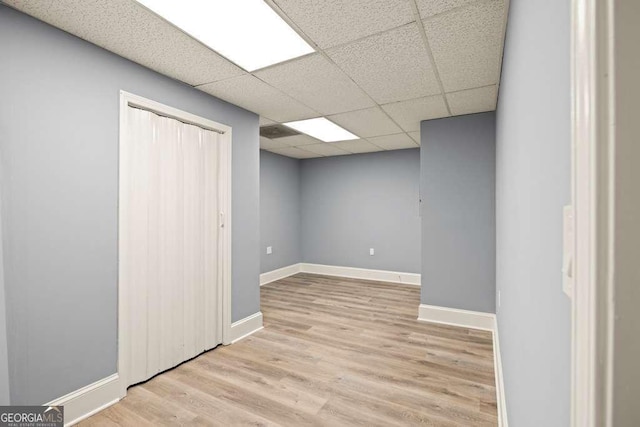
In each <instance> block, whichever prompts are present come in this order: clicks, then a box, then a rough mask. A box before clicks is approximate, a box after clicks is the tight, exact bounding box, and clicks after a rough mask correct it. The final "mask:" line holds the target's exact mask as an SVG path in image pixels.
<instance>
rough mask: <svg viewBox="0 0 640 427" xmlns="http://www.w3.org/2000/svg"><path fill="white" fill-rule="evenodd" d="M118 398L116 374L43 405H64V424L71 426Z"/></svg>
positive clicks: (118, 388)
mask: <svg viewBox="0 0 640 427" xmlns="http://www.w3.org/2000/svg"><path fill="white" fill-rule="evenodd" d="M119 400H120V387H119V377H118V374H113V375H110V376H108V377H106V378H103V379H101V380H99V381H96V382H94V383H92V384H89V385H87V386H85V387H82V388H80V389H78V390H76V391H72V392H71V393H69V394H66V395H64V396H62V397H60V398H58V399H55V400H52V401H51V402H49V403H45V404H44V406H60V405H61V406H64V418H65V420H64V425H65V426H72V425H74V424H77V423H79V422H80V421H82V420H84V419H86V418H89V417H90V416H91V415H93V414H95V413H97V412H99V411H102V410H103V409H106V408H108V407H109V406H111V405H113V404H114V403H117V402H118V401H119Z"/></svg>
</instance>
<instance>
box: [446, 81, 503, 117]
mask: <svg viewBox="0 0 640 427" xmlns="http://www.w3.org/2000/svg"><path fill="white" fill-rule="evenodd" d="M497 91H498V88H497V87H496V86H486V87H480V88H476V89H468V90H462V91H460V92H453V93H448V94H447V100H448V101H449V106H450V107H451V113H452V114H454V115H461V114H472V113H482V112H485V111H493V110H495V109H496V96H497Z"/></svg>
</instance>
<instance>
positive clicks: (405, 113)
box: [382, 95, 449, 132]
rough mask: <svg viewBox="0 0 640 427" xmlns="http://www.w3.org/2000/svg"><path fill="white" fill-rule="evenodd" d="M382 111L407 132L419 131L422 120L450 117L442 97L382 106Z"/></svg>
mask: <svg viewBox="0 0 640 427" xmlns="http://www.w3.org/2000/svg"><path fill="white" fill-rule="evenodd" d="M382 109H383V110H385V111H386V112H387V114H389V115H390V116H391V117H393V119H394V120H395V121H396V123H398V124H399V125H400V127H402V129H403V130H404V131H405V132H416V131H419V130H420V122H421V121H422V120H429V119H439V118H441V117H448V116H449V112H448V111H447V106H446V104H445V100H444V97H443V96H442V95H434V96H427V97H424V98H415V99H408V100H406V101H400V102H394V103H391V104H385V105H383V106H382Z"/></svg>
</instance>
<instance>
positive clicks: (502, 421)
mask: <svg viewBox="0 0 640 427" xmlns="http://www.w3.org/2000/svg"><path fill="white" fill-rule="evenodd" d="M501 354H502V353H501V352H500V338H499V334H498V321H497V319H496V322H495V324H494V330H493V365H494V370H495V372H496V394H497V396H496V398H497V401H498V421H499V425H500V427H508V425H509V422H508V420H507V399H506V397H505V390H504V376H503V373H502V356H501Z"/></svg>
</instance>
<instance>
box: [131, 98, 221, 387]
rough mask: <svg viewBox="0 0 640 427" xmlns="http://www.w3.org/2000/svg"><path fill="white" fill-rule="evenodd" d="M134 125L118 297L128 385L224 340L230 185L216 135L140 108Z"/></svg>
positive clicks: (133, 117)
mask: <svg viewBox="0 0 640 427" xmlns="http://www.w3.org/2000/svg"><path fill="white" fill-rule="evenodd" d="M127 128H128V133H127V137H126V139H125V143H124V144H123V146H122V147H121V148H120V150H121V153H122V154H121V165H120V167H121V180H123V182H122V183H121V191H122V193H123V194H121V203H123V204H124V205H123V206H122V207H121V218H120V227H121V239H124V242H121V248H122V249H121V252H123V253H121V254H120V262H121V263H122V265H121V271H122V272H123V274H122V278H121V280H123V281H124V283H122V284H121V287H120V289H121V292H123V293H124V294H123V297H124V298H121V299H120V301H121V303H122V304H124V306H123V312H124V315H125V317H126V319H127V325H128V330H127V334H126V340H127V343H126V344H127V345H126V348H127V349H128V354H126V355H125V357H126V358H127V362H128V363H127V366H128V372H127V375H126V381H127V383H128V384H127V385H131V384H136V383H139V382H141V381H144V380H147V379H149V378H151V377H152V376H154V375H156V374H157V373H159V372H162V371H164V370H166V369H169V368H172V367H174V366H176V365H178V364H180V363H181V362H183V361H185V360H188V359H190V358H192V357H194V356H196V355H198V354H200V353H202V352H203V351H206V350H209V349H211V348H213V347H215V346H216V345H218V344H220V343H221V342H222V322H221V313H220V311H221V310H220V307H219V302H220V300H221V295H222V290H221V283H222V276H221V271H222V268H221V265H219V264H220V260H219V256H218V255H219V253H220V254H221V253H222V252H221V251H222V247H221V245H220V242H221V240H222V239H221V238H220V234H221V233H219V217H218V215H219V211H220V209H219V195H220V194H221V189H222V188H223V186H222V184H224V183H221V182H220V181H221V180H220V173H219V171H220V169H221V168H220V150H221V148H220V144H219V138H220V135H219V134H218V133H216V132H214V131H211V130H206V129H203V128H200V127H198V126H194V125H191V124H186V123H182V122H180V121H178V120H175V119H172V118H167V117H162V116H159V115H157V114H154V113H152V112H149V111H145V110H141V109H138V108H133V107H128V112H127ZM122 184H124V185H122ZM123 243H124V244H123ZM219 251H220V252H219Z"/></svg>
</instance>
